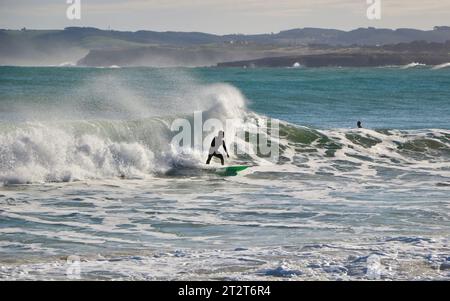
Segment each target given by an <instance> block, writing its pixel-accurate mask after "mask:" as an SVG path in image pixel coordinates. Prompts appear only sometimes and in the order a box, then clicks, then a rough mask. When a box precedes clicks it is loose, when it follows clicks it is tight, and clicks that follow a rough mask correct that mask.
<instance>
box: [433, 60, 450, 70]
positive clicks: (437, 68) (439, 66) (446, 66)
mask: <svg viewBox="0 0 450 301" xmlns="http://www.w3.org/2000/svg"><path fill="white" fill-rule="evenodd" d="M448 67H450V62H449V63H445V64H440V65H437V66H434V67H433V68H432V69H433V70H440V69H445V68H448Z"/></svg>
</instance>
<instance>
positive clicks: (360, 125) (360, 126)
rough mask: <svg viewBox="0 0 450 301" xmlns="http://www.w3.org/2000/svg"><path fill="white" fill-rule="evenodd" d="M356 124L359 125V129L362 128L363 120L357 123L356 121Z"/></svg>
mask: <svg viewBox="0 0 450 301" xmlns="http://www.w3.org/2000/svg"><path fill="white" fill-rule="evenodd" d="M356 125H357V126H358V129H362V128H363V127H362V122H361V121H358V122H357V123H356Z"/></svg>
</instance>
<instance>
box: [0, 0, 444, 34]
mask: <svg viewBox="0 0 450 301" xmlns="http://www.w3.org/2000/svg"><path fill="white" fill-rule="evenodd" d="M67 1H75V0H0V28H5V29H18V28H22V27H26V28H29V29H61V28H64V27H68V26H92V27H97V28H101V29H109V28H110V29H115V30H126V31H135V30H156V31H200V32H208V33H215V34H231V33H243V34H250V33H270V32H279V31H281V30H286V29H292V28H303V27H318V28H336V29H343V30H351V29H355V28H358V27H369V26H371V27H377V28H405V27H408V28H417V29H432V28H433V27H434V26H443V25H450V0H259V1H258V0H80V1H81V19H80V20H69V19H68V18H67V17H66V10H67V8H68V7H69V5H70V4H67ZM367 1H381V19H380V20H369V19H368V18H367V8H368V7H369V4H368V3H367Z"/></svg>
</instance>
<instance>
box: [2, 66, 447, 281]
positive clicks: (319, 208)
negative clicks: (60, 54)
mask: <svg viewBox="0 0 450 301" xmlns="http://www.w3.org/2000/svg"><path fill="white" fill-rule="evenodd" d="M448 72H449V71H448V69H445V68H441V69H435V68H434V69H433V68H432V67H426V66H423V67H421V68H402V67H398V68H386V69H380V68H374V69H346V68H340V69H337V68H336V69H331V68H330V69H308V68H297V69H293V68H289V69H285V70H284V69H276V70H273V69H260V70H242V69H216V68H193V69H152V68H111V69H95V68H73V67H68V66H61V67H42V68H17V67H0V92H1V93H0V279H3V280H10V279H21V280H35V279H39V280H43V279H45V280H50V279H57V280H67V279H71V276H73V275H71V274H70V273H69V274H68V268H70V265H71V264H73V258H75V259H76V260H77V261H79V262H78V263H77V264H78V266H79V268H80V274H79V275H78V276H79V278H80V279H86V280H88V279H89V280H110V279H123V280H208V279H209V280H288V279H293V280H355V279H362V280H375V279H384V280H388V279H407V280H417V279H424V280H441V279H442V280H449V279H450V271H449V268H450V248H449V240H450V218H449V209H450V199H449V195H450V194H449V192H450V120H449V119H448V116H450V103H449V97H450V90H449V88H448V87H450V85H449V84H450V82H449V80H448V78H449V73H448ZM199 112H200V113H201V114H202V117H203V121H206V120H210V119H215V120H218V121H221V122H223V123H224V124H225V123H226V121H227V120H232V124H231V125H232V126H231V127H230V128H229V129H227V130H226V136H225V140H226V141H227V143H228V147H229V149H230V150H231V151H230V155H231V158H230V159H228V161H227V164H228V165H248V166H251V168H249V169H248V170H246V171H244V172H243V173H241V174H240V175H238V176H235V177H223V176H221V175H218V174H216V173H214V172H212V170H211V169H209V168H207V167H206V166H205V165H204V162H205V161H206V157H207V151H208V148H207V147H205V148H198V147H196V146H195V145H192V146H190V145H188V146H187V147H183V148H180V147H179V146H178V145H174V143H173V138H174V136H175V135H176V134H177V133H178V132H177V130H176V128H175V129H174V127H173V124H174V122H175V121H176V120H186V121H187V122H188V123H189V124H191V125H192V127H194V123H195V122H196V121H195V114H198V113H199ZM357 120H362V121H363V125H364V127H365V128H363V129H356V128H355V126H356V121H357ZM267 121H269V123H274V124H275V122H276V124H278V125H279V129H278V131H276V134H275V132H274V131H270V130H269V131H267V128H265V127H267V126H268V123H267ZM256 129H264V130H266V131H264V133H266V134H265V139H267V140H268V142H269V143H270V145H271V146H273V147H275V148H276V149H277V154H276V156H273V157H271V156H265V155H261V154H260V153H259V152H258V148H257V147H256V146H255V145H253V142H252V140H251V139H250V137H251V136H252V135H255V133H256ZM215 130H216V129H215ZM214 134H216V133H215V132H214V131H209V132H208V131H205V132H204V133H203V136H202V137H201V138H202V140H204V141H205V144H208V142H209V141H210V139H211V137H212V136H213V135H214ZM238 150H239V151H238ZM214 164H215V165H216V166H218V162H215V163H214ZM69 270H70V269H69ZM78 276H77V277H78Z"/></svg>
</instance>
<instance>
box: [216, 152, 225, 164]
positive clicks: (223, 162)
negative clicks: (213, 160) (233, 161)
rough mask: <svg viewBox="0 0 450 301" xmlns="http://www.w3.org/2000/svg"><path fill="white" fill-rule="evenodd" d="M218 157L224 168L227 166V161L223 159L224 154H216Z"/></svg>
mask: <svg viewBox="0 0 450 301" xmlns="http://www.w3.org/2000/svg"><path fill="white" fill-rule="evenodd" d="M216 157H217V158H219V159H220V162H222V166H223V165H225V159H224V158H223V155H222V154H216Z"/></svg>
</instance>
